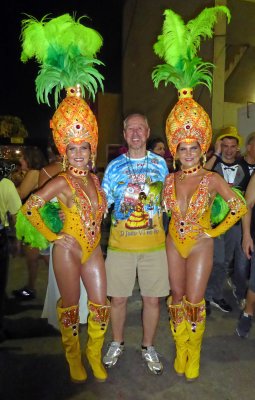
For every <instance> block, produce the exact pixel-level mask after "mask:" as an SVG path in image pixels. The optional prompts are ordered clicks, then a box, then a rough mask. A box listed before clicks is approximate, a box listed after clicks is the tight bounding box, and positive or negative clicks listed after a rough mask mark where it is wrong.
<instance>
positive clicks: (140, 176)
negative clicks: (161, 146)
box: [127, 152, 148, 199]
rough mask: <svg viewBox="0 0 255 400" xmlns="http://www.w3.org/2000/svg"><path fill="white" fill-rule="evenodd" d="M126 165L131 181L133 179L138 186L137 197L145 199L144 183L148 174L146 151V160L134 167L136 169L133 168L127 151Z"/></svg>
mask: <svg viewBox="0 0 255 400" xmlns="http://www.w3.org/2000/svg"><path fill="white" fill-rule="evenodd" d="M127 161H128V162H127V167H128V173H129V176H130V178H131V179H132V181H135V182H134V183H136V184H137V185H138V186H139V187H140V192H139V194H138V199H139V198H143V199H146V197H147V196H146V193H145V191H144V190H145V184H146V180H147V174H148V153H147V152H146V160H145V162H143V163H142V164H141V166H140V168H139V169H138V168H136V171H135V170H134V168H133V165H132V162H131V159H130V155H129V153H127ZM145 164H146V170H145V171H144V166H145Z"/></svg>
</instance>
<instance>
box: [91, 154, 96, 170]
mask: <svg viewBox="0 0 255 400" xmlns="http://www.w3.org/2000/svg"><path fill="white" fill-rule="evenodd" d="M91 164H92V169H94V168H95V165H96V155H95V154H91Z"/></svg>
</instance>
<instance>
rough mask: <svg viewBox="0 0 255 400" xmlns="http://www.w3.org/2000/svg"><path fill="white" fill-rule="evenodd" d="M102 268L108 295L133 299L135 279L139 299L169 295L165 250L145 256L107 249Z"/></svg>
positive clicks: (143, 254)
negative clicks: (140, 297) (103, 268)
mask: <svg viewBox="0 0 255 400" xmlns="http://www.w3.org/2000/svg"><path fill="white" fill-rule="evenodd" d="M105 266H106V275H107V295H108V296H112V297H129V296H132V292H133V288H134V286H135V282H136V278H137V279H138V283H139V287H140V292H141V295H142V296H149V297H164V296H168V295H169V290H170V288H169V279H168V266H167V258H166V250H165V249H162V250H157V251H151V252H147V253H134V252H123V251H113V250H109V249H108V251H107V257H106V261H105Z"/></svg>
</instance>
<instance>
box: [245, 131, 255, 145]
mask: <svg viewBox="0 0 255 400" xmlns="http://www.w3.org/2000/svg"><path fill="white" fill-rule="evenodd" d="M254 139H255V132H251V133H249V135H248V136H247V139H246V142H245V144H246V146H249V144H251V142H252V141H253V140H254Z"/></svg>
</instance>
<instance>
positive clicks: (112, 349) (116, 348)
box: [107, 343, 121, 357]
mask: <svg viewBox="0 0 255 400" xmlns="http://www.w3.org/2000/svg"><path fill="white" fill-rule="evenodd" d="M108 346H109V348H108V351H107V356H108V357H113V356H116V355H117V354H118V353H119V352H121V347H120V345H119V344H118V343H114V344H112V343H110V344H109V345H108Z"/></svg>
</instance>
